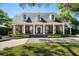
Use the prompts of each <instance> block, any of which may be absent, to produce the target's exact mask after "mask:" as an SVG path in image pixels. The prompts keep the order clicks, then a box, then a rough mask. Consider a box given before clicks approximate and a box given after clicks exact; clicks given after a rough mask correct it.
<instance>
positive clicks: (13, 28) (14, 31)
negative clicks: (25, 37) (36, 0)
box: [13, 25, 16, 34]
mask: <svg viewBox="0 0 79 59" xmlns="http://www.w3.org/2000/svg"><path fill="white" fill-rule="evenodd" d="M15 31H16V29H15V25H13V34H15Z"/></svg>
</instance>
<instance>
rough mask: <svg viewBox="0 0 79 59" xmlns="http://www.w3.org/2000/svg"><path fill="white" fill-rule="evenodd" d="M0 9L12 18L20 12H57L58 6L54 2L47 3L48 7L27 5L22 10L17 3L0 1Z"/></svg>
mask: <svg viewBox="0 0 79 59" xmlns="http://www.w3.org/2000/svg"><path fill="white" fill-rule="evenodd" d="M0 9H2V10H4V11H5V12H6V13H8V15H9V16H10V17H12V18H13V17H14V16H17V15H19V14H21V13H22V12H28V13H30V12H31V13H33V12H46V13H49V12H55V13H59V12H60V10H59V8H58V7H57V6H56V4H55V3H53V4H49V6H48V7H45V6H42V7H40V8H39V7H37V6H34V7H28V6H27V8H25V9H24V10H23V9H22V8H20V7H19V5H18V3H0Z"/></svg>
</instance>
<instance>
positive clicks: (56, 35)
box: [47, 34, 68, 38]
mask: <svg viewBox="0 0 79 59" xmlns="http://www.w3.org/2000/svg"><path fill="white" fill-rule="evenodd" d="M47 37H48V38H61V37H68V35H62V34H49V35H48V36H47Z"/></svg>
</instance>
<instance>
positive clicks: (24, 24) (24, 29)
mask: <svg viewBox="0 0 79 59" xmlns="http://www.w3.org/2000/svg"><path fill="white" fill-rule="evenodd" d="M22 32H23V34H25V24H24V25H23V30H22Z"/></svg>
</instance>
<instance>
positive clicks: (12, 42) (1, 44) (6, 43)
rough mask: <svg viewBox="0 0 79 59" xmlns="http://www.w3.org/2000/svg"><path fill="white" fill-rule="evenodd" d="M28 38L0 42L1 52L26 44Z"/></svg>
mask: <svg viewBox="0 0 79 59" xmlns="http://www.w3.org/2000/svg"><path fill="white" fill-rule="evenodd" d="M27 40H28V38H23V39H12V40H10V41H4V42H0V50H3V49H4V48H6V47H14V46H17V45H20V44H24V43H26V42H27Z"/></svg>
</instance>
